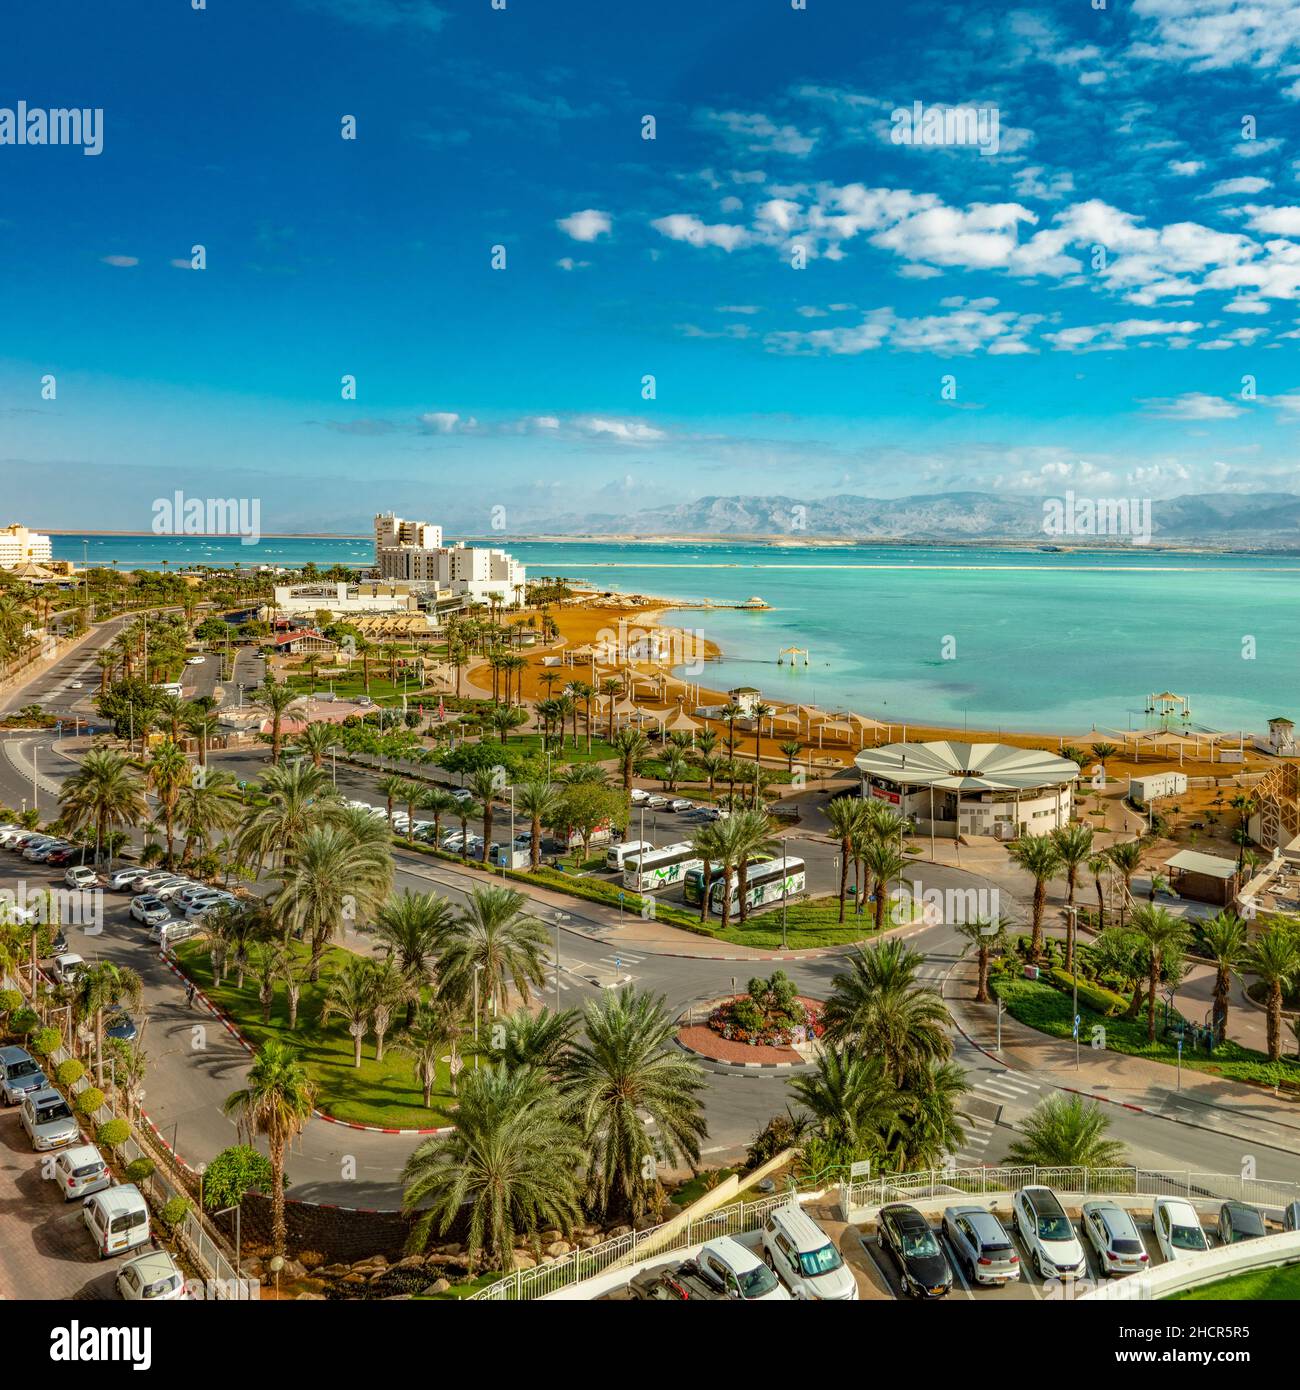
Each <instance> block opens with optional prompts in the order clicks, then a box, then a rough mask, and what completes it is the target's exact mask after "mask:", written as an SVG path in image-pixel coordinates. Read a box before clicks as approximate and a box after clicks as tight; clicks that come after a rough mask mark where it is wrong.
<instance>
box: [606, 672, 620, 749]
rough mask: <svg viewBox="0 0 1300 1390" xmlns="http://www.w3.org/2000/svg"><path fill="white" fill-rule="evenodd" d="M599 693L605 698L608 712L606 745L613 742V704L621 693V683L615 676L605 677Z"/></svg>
mask: <svg viewBox="0 0 1300 1390" xmlns="http://www.w3.org/2000/svg"><path fill="white" fill-rule="evenodd" d="M600 693H601V694H602V695H603V696H604V697H605V702H606V708H607V709H608V711H609V727H608V729H607V731H606V734H605V741H606V743H613V742H614V704H615V702H616V701H617V700H618V697H619V696H620V695H621V694H622V693H623V682H622V681H621V680H620V679H619V678H618V677H617V676H606V677H605V679H604V680H603V681H601V683H600Z"/></svg>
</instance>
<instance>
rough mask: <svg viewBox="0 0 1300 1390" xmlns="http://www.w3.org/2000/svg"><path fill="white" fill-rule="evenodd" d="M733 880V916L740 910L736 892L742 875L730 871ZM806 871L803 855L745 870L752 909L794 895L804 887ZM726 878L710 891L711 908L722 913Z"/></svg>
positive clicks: (748, 900) (756, 865) (747, 900)
mask: <svg viewBox="0 0 1300 1390" xmlns="http://www.w3.org/2000/svg"><path fill="white" fill-rule="evenodd" d="M727 877H728V878H729V879H730V880H731V916H730V917H729V918H728V921H730V920H731V917H735V916H738V915H739V913H740V903H739V901H738V894H737V892H736V885H737V883H738V882H739V878H738V875H736V874H735V873H731V874H728V876H727ZM804 882H805V874H804V862H803V860H802V859H772V860H769V861H768V862H767V863H766V864H751V865H750V867H749V870H748V872H747V873H746V874H745V905H746V907H747V908H748V909H749V910H751V911H752V910H753V909H754V908H756V907H763V906H765V905H766V904H767V903H779V902H780V901H781V899H782V898H793V897H794V896H795V895H796V894H797V893H802V892H803V890H804ZM724 887H725V880H723V879H721V878H719V879H718V881H717V882H716V883H715V884H714V885H713V891H712V892H711V893H710V894H709V908H710V910H711V911H713V912H716V913H717V914H718V915H719V916H721V915H722V897H723V889H724Z"/></svg>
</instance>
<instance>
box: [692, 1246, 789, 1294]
mask: <svg viewBox="0 0 1300 1390" xmlns="http://www.w3.org/2000/svg"><path fill="white" fill-rule="evenodd" d="M697 1263H698V1264H699V1266H700V1268H701V1269H703V1270H704V1271H705V1273H707V1274H711V1275H712V1276H713V1278H715V1279H716V1280H718V1282H719V1283H720V1284H721V1285H722V1286H723V1288H725V1289H726V1291H727V1297H728V1298H738V1299H741V1300H743V1301H744V1302H746V1303H758V1302H762V1301H764V1300H767V1301H770V1302H773V1303H776V1302H781V1301H785V1302H787V1303H788V1302H789V1301H790V1294H789V1293H788V1292H787V1290H786V1289H785V1287H784V1286H783V1285H782V1284H781V1282H780V1281H779V1280H778V1279H777V1277H776V1275H775V1274H773V1273H772V1271H771V1270H770V1269H769V1268H768V1267H767V1265H765V1264H764V1263H763V1261H762V1260H760V1259H759V1257H758V1256H757V1255H756V1254H754V1252H753V1251H752V1250H750V1249H748V1248H747V1247H746V1246H744V1245H742V1244H741V1243H740V1242H739V1241H738V1240H737V1239H736V1238H735V1236H719V1237H718V1239H717V1240H711V1241H709V1242H708V1243H707V1244H706V1245H704V1246H703V1247H702V1248H701V1250H700V1253H699V1256H698V1257H697Z"/></svg>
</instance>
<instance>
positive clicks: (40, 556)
mask: <svg viewBox="0 0 1300 1390" xmlns="http://www.w3.org/2000/svg"><path fill="white" fill-rule="evenodd" d="M50 558H51V550H50V538H49V537H48V536H42V535H41V534H40V533H39V532H37V531H29V530H28V529H27V527H26V526H18V525H16V524H15V525H13V526H6V527H5V528H4V529H3V530H0V569H3V570H11V569H15V568H17V566H19V565H22V564H26V563H27V562H28V561H31V562H32V563H34V564H38V565H45V564H48V563H49V562H50Z"/></svg>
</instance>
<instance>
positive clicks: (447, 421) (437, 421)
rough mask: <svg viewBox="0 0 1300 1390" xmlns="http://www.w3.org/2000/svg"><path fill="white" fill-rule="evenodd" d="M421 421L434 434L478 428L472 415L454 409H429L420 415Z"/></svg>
mask: <svg viewBox="0 0 1300 1390" xmlns="http://www.w3.org/2000/svg"><path fill="white" fill-rule="evenodd" d="M420 423H421V424H422V425H423V426H424V427H425V428H426V429H428V430H431V431H432V432H433V433H434V434H463V433H465V432H466V431H469V430H475V429H477V428H478V421H477V420H476V419H474V417H473V416H472V415H468V416H466V415H460V414H458V413H457V412H456V411H454V410H429V411H426V412H425V413H424V414H423V415H421V416H420Z"/></svg>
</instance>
